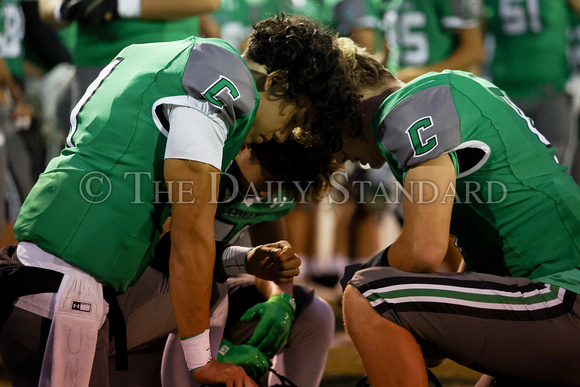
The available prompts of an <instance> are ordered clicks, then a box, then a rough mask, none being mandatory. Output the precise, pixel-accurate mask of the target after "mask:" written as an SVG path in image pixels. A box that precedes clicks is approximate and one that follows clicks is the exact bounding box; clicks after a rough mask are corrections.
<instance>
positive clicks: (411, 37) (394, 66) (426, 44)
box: [379, 0, 481, 73]
mask: <svg viewBox="0 0 580 387" xmlns="http://www.w3.org/2000/svg"><path fill="white" fill-rule="evenodd" d="M379 11H381V12H382V14H383V26H384V28H385V39H386V40H387V44H388V47H389V58H388V63H387V67H388V68H389V70H390V71H391V72H393V73H394V72H397V71H398V70H400V69H401V68H403V67H407V66H424V65H429V64H433V63H437V62H440V61H442V60H443V59H445V58H446V57H448V56H449V55H450V54H451V53H452V52H453V50H454V48H455V41H456V36H457V30H459V29H468V28H475V27H477V26H478V25H479V17H480V11H481V7H480V4H479V2H478V1H474V0H386V1H385V2H384V3H383V4H382V5H379Z"/></svg>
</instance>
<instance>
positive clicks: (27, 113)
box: [10, 100, 34, 130]
mask: <svg viewBox="0 0 580 387" xmlns="http://www.w3.org/2000/svg"><path fill="white" fill-rule="evenodd" d="M33 115H34V109H33V108H32V105H31V104H29V103H28V102H26V101H24V100H21V101H16V102H15V103H14V107H13V108H12V111H11V113H10V119H11V120H12V122H13V123H14V126H15V127H16V130H28V129H29V128H30V125H31V123H32V116H33Z"/></svg>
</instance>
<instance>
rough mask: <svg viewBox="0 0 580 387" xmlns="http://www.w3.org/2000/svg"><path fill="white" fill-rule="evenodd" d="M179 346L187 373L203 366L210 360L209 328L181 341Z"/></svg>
mask: <svg viewBox="0 0 580 387" xmlns="http://www.w3.org/2000/svg"><path fill="white" fill-rule="evenodd" d="M181 346H182V347H183V354H184V355H185V362H186V363H187V369H188V370H189V372H192V371H195V370H197V369H199V368H201V367H203V366H205V365H206V364H207V363H209V362H210V360H211V352H210V350H209V348H210V347H209V328H208V329H206V330H205V331H203V332H202V333H200V334H198V335H195V336H193V337H190V338H187V339H181Z"/></svg>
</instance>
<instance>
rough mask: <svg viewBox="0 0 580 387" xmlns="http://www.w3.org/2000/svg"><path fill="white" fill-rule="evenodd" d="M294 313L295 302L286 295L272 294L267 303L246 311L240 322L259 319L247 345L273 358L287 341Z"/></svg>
mask: <svg viewBox="0 0 580 387" xmlns="http://www.w3.org/2000/svg"><path fill="white" fill-rule="evenodd" d="M295 311H296V301H294V299H293V298H292V297H291V296H290V295H289V294H288V293H284V295H282V294H274V295H273V296H272V297H270V298H269V299H268V301H266V302H262V303H259V304H256V305H254V306H253V307H251V308H250V309H248V310H247V311H246V313H244V315H243V316H242V317H241V320H242V321H248V320H251V319H253V318H255V317H258V318H259V319H260V322H259V323H258V325H257V326H256V330H255V331H254V334H253V335H252V337H251V338H250V340H248V345H251V346H253V347H256V348H257V349H259V350H260V351H261V352H263V353H264V354H265V355H266V356H268V357H269V358H270V359H271V358H273V357H274V356H275V355H276V354H277V353H278V351H280V349H282V347H283V346H284V344H286V340H288V335H289V334H290V328H291V326H292V322H293V321H294V312H295Z"/></svg>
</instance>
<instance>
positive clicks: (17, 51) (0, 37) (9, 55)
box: [0, 0, 24, 79]
mask: <svg viewBox="0 0 580 387" xmlns="http://www.w3.org/2000/svg"><path fill="white" fill-rule="evenodd" d="M23 39H24V13H23V12H22V8H21V7H20V0H2V1H0V58H4V60H5V61H6V65H7V66H8V69H9V70H10V74H12V76H13V77H16V78H20V79H24V67H23V63H24V49H23V45H22V40H23Z"/></svg>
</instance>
